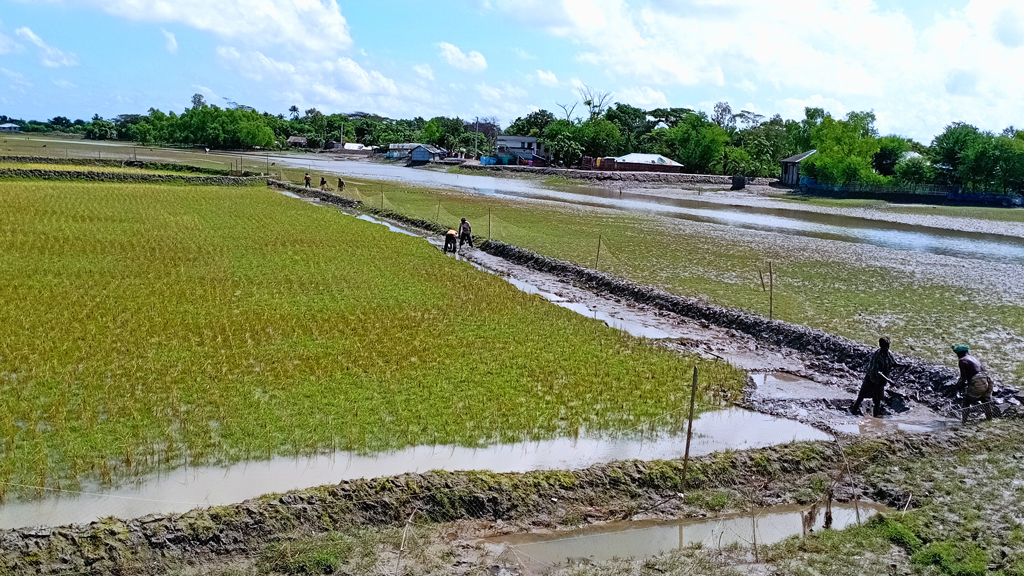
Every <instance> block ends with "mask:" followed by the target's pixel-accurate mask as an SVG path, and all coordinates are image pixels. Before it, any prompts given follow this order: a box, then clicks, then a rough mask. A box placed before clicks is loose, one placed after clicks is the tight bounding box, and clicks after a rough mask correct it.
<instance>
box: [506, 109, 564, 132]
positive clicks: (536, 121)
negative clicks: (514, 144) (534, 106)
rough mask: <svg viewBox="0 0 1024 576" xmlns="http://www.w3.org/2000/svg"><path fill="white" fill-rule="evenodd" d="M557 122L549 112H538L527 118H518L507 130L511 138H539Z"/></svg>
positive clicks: (528, 115) (530, 114)
mask: <svg viewBox="0 0 1024 576" xmlns="http://www.w3.org/2000/svg"><path fill="white" fill-rule="evenodd" d="M554 121H555V115H554V114H552V113H551V112H548V111H547V110H537V111H536V112H531V113H529V114H527V115H526V116H525V117H520V118H516V121H515V122H513V123H512V124H510V125H509V127H508V128H506V129H505V134H508V135H509V136H534V137H539V136H541V135H542V134H543V133H544V130H545V129H546V128H547V127H548V126H549V125H550V124H551V123H552V122H554Z"/></svg>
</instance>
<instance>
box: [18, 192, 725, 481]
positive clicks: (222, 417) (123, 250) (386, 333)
mask: <svg viewBox="0 0 1024 576" xmlns="http://www.w3.org/2000/svg"><path fill="white" fill-rule="evenodd" d="M0 254H3V258H0V439H2V440H0V491H4V492H8V491H13V492H18V490H16V489H14V488H12V487H11V485H12V484H16V485H28V486H34V487H44V486H45V487H64V488H73V487H76V486H81V485H82V484H83V483H87V482H91V481H94V480H101V481H117V480H119V479H123V478H126V477H129V476H132V475H134V474H142V473H146V472H150V471H153V470H155V469H157V468H168V467H175V466H179V465H181V464H182V463H186V462H187V463H189V464H202V463H220V462H229V461H237V460H242V459H263V458H267V457H269V456H272V455H292V454H308V453H314V452H321V451H327V450H336V449H345V450H354V451H359V452H367V453H368V452H375V451H382V450H389V449H397V448H402V447H405V446H409V445H423V444H462V445H469V446H477V445H483V444H486V443H492V442H509V441H521V440H524V439H541V438H550V437H556V436H564V435H569V436H571V435H576V434H585V433H616V432H630V433H637V432H636V430H637V429H638V427H643V430H644V431H648V430H650V428H651V427H658V428H660V429H668V428H674V427H676V426H678V425H680V424H681V422H682V420H681V417H679V416H672V417H670V418H663V416H664V415H665V414H666V413H669V412H672V411H677V410H678V409H679V408H681V407H682V406H684V405H685V402H686V401H688V398H689V394H690V392H689V385H688V382H689V378H690V376H691V372H692V370H693V367H694V365H695V364H699V365H700V369H701V374H702V376H701V379H702V382H703V385H704V386H708V388H709V389H713V390H715V391H716V393H717V392H722V395H725V396H729V395H730V394H732V393H735V392H737V391H738V390H740V389H741V387H742V385H743V382H744V379H745V376H744V374H743V373H741V372H739V371H737V370H735V369H733V368H731V367H729V366H727V365H725V364H722V363H717V362H707V361H698V360H697V359H695V358H693V357H685V356H680V355H678V354H676V353H673V352H669V351H667V350H663V349H661V348H658V347H655V346H652V345H650V344H649V343H647V342H645V341H642V340H638V339H634V338H632V337H629V336H626V335H623V334H621V333H619V332H617V331H615V330H613V329H611V328H608V327H606V326H605V325H604V324H603V323H601V322H598V321H595V320H590V319H587V318H584V317H582V316H579V315H577V314H575V313H573V312H571V311H568V310H565V309H562V308H559V307H557V306H554V305H551V304H549V303H547V302H545V301H543V300H542V299H540V298H539V297H536V296H530V295H527V294H525V293H522V292H519V291H518V290H516V289H515V288H513V287H512V286H511V285H509V284H507V283H506V282H505V281H504V280H502V279H500V278H497V277H494V276H491V275H488V274H485V273H482V272H479V271H477V270H475V269H474V268H473V267H471V266H470V265H469V264H467V263H465V262H459V261H456V260H454V259H452V258H450V257H446V256H444V255H442V254H441V253H440V251H438V250H437V249H436V248H434V247H432V246H431V245H429V244H428V243H427V242H424V241H423V240H421V239H417V238H412V237H406V236H403V235H399V234H394V233H391V232H388V231H387V230H386V229H385V228H384V227H382V226H379V225H376V224H372V223H368V222H363V221H359V220H356V219H355V218H352V217H349V216H347V215H344V214H341V213H339V212H338V211H336V210H334V209H332V208H323V207H317V206H313V205H310V204H308V203H306V202H302V201H299V200H296V199H293V198H287V197H285V196H283V195H280V194H277V193H275V192H273V191H271V190H268V189H267V188H264V187H230V188H222V187H212V186H205V187H198V186H182V185H173V186H166V185H155V184H121V183H118V184H110V183H92V182H88V183H87V182H72V183H67V182H43V181H17V180H7V181H5V182H3V183H2V185H0ZM719 396H721V395H719ZM710 402H711V399H710V398H706V399H705V405H707V404H708V403H710ZM680 413H681V412H680ZM652 421H653V424H650V425H646V426H645V425H644V423H649V422H652Z"/></svg>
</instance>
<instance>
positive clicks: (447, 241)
mask: <svg viewBox="0 0 1024 576" xmlns="http://www.w3.org/2000/svg"><path fill="white" fill-rule="evenodd" d="M458 235H459V233H458V232H456V231H455V230H452V229H449V230H448V232H447V233H446V234H445V235H444V250H443V252H444V253H445V254H447V253H449V252H451V253H452V254H454V253H455V240H456V238H458Z"/></svg>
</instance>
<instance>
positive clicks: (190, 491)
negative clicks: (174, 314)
mask: <svg viewBox="0 0 1024 576" xmlns="http://www.w3.org/2000/svg"><path fill="white" fill-rule="evenodd" d="M662 424H668V421H664V422H662ZM693 429H694V438H693V442H692V445H691V447H690V454H691V455H695V456H700V455H705V454H711V453H713V452H717V451H720V450H726V449H735V450H743V449H746V448H760V447H766V446H773V445H776V444H783V443H786V442H791V441H797V440H828V439H829V436H828V435H827V434H825V433H824V432H821V431H820V430H817V429H815V428H812V427H810V426H807V425H806V424H801V423H799V422H794V421H792V420H786V419H783V418H776V417H774V416H768V415H766V414H760V413H757V412H751V411H748V410H742V409H739V408H729V409H725V410H718V411H713V412H705V413H704V414H701V415H700V416H699V417H698V418H696V419H695V420H694V423H693ZM685 440H686V438H685V435H677V434H673V433H668V432H663V433H658V434H653V435H652V434H649V433H648V434H644V435H634V436H629V437H622V436H613V435H597V434H594V435H588V434H584V435H581V436H580V437H579V438H557V439H553V440H544V441H539V442H520V443H516V444H496V445H492V446H488V447H486V448H467V447H463V446H417V447H413V448H407V449H405V450H399V451H396V452H388V453H382V454H374V455H361V454H358V453H354V452H343V451H339V452H334V453H330V454H321V455H315V456H310V457H292V458H286V457H278V458H273V459H270V460H265V461H257V462H241V463H238V464H232V465H229V466H204V467H195V468H179V469H175V470H172V471H170V472H167V473H163V474H160V475H156V476H148V477H145V478H142V479H140V480H138V481H136V482H134V483H131V484H129V485H126V486H122V487H119V488H116V489H112V490H107V491H103V490H102V489H100V488H99V487H91V488H90V487H86V488H83V492H86V493H80V492H57V493H54V494H52V495H51V496H49V497H47V498H45V499H42V500H12V501H10V502H7V503H6V504H4V505H2V506H0V529H5V528H21V527H26V526H37V525H44V526H56V525H64V524H72V523H85V522H91V521H93V520H97V519H99V518H103V517H106V516H116V517H119V518H136V517H140V516H145V515H147V514H156V513H160V514H167V513H180V512H186V511H188V510H191V509H193V508H197V507H202V506H217V505H225V504H233V503H236V502H241V501H243V500H246V499H249V498H255V497H257V496H261V495H263V494H270V493H279V492H287V491H289V490H296V489H303V488H309V487H312V486H321V485H326V484H336V483H338V482H341V481H342V480H351V479H357V478H377V477H382V476H393V475H397V474H404V473H406V472H427V471H429V470H449V471H458V470H490V471H493V472H527V471H530V470H575V469H580V468H586V467H589V466H593V465H595V464H601V463H606V462H614V461H617V460H633V459H637V460H655V459H673V458H682V456H683V452H684V450H685V444H686V441H685Z"/></svg>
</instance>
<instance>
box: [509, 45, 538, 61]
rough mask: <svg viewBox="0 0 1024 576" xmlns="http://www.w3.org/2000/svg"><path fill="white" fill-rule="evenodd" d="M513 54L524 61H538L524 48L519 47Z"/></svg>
mask: <svg viewBox="0 0 1024 576" xmlns="http://www.w3.org/2000/svg"><path fill="white" fill-rule="evenodd" d="M512 53H514V54H515V55H516V56H519V57H520V58H522V59H523V60H536V59H537V57H536V56H534V55H533V54H530V53H529V52H527V51H526V50H523V49H522V48H519V47H518V46H517V47H515V48H513V49H512Z"/></svg>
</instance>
